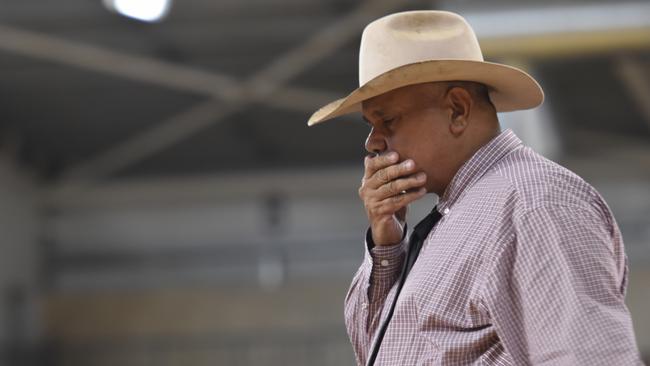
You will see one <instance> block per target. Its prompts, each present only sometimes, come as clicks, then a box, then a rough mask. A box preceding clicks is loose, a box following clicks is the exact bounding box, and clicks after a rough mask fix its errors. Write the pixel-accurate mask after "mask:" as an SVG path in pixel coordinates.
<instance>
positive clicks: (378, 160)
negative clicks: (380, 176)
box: [363, 151, 399, 179]
mask: <svg viewBox="0 0 650 366" xmlns="http://www.w3.org/2000/svg"><path fill="white" fill-rule="evenodd" d="M398 159H399V155H398V154H397V153H396V152H394V151H391V152H389V153H388V154H385V155H378V156H374V157H373V156H366V159H365V160H364V165H365V173H364V176H363V177H364V179H368V178H370V177H372V176H373V174H375V172H377V171H378V170H379V169H383V168H385V167H387V166H390V165H393V164H395V163H397V160H398Z"/></svg>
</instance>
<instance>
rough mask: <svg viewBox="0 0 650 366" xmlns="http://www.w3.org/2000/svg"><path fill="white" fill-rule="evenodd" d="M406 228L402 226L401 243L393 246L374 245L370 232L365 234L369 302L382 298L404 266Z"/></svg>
mask: <svg viewBox="0 0 650 366" xmlns="http://www.w3.org/2000/svg"><path fill="white" fill-rule="evenodd" d="M407 231H408V228H407V227H406V225H405V226H404V235H403V236H402V241H401V242H399V243H398V244H395V245H374V243H373V242H372V232H371V230H370V229H368V231H367V232H366V260H367V261H368V264H369V266H370V289H369V291H368V295H369V300H370V302H374V301H375V300H378V299H380V298H383V297H384V296H385V295H386V294H387V293H388V291H389V290H390V288H391V287H392V286H393V284H394V283H395V281H396V280H397V278H398V277H399V274H400V272H401V269H402V265H403V264H404V257H405V256H406V247H407V241H408V240H407V235H406V233H407Z"/></svg>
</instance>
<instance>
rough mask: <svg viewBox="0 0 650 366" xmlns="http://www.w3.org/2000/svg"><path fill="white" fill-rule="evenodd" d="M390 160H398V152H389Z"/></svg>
mask: <svg viewBox="0 0 650 366" xmlns="http://www.w3.org/2000/svg"><path fill="white" fill-rule="evenodd" d="M388 160H390V161H395V160H397V153H396V152H390V153H388Z"/></svg>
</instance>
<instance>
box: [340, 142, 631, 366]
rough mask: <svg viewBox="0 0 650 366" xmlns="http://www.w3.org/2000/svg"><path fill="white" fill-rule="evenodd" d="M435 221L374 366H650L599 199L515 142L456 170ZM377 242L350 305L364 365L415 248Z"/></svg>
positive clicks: (617, 239)
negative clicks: (638, 338)
mask: <svg viewBox="0 0 650 366" xmlns="http://www.w3.org/2000/svg"><path fill="white" fill-rule="evenodd" d="M438 210H439V211H440V213H441V214H443V218H442V219H441V220H440V221H439V222H438V224H437V225H436V226H435V227H434V228H433V230H432V231H431V232H430V233H429V236H428V237H427V239H426V240H425V242H424V244H423V247H422V251H421V252H420V255H419V257H418V260H417V261H416V263H415V265H414V267H413V269H412V270H411V272H410V274H409V276H408V278H407V280H406V283H405V284H404V288H403V289H402V292H401V294H400V296H399V299H398V302H397V305H396V307H395V313H394V315H393V318H392V320H391V322H390V324H389V326H388V329H387V331H386V334H385V337H384V340H383V342H382V344H381V348H380V351H379V355H378V357H377V360H376V362H375V365H391V366H392V365H469V364H472V365H530V364H535V365H538V364H544V365H608V366H611V365H638V364H643V363H642V362H641V360H640V358H639V354H638V350H637V346H636V341H635V338H634V333H633V328H632V322H631V319H630V314H629V312H628V309H627V307H626V306H625V303H624V299H625V290H626V286H627V257H626V255H625V252H624V250H623V240H622V237H621V233H620V231H619V229H618V226H617V224H616V222H615V220H614V217H613V216H612V213H611V211H610V209H609V208H608V206H607V204H606V203H605V201H604V200H603V198H602V197H601V196H600V195H599V194H598V192H596V190H595V189H594V188H593V187H591V186H590V185H589V184H587V183H586V182H585V181H583V180H582V179H581V178H579V177H578V176H576V175H575V174H573V173H572V172H570V171H568V170H567V169H565V168H563V167H561V166H559V165H557V164H555V163H553V162H551V161H549V160H547V159H545V158H544V157H542V156H540V155H538V154H537V153H535V152H534V151H533V150H531V149H530V148H528V147H526V146H524V145H522V143H521V141H520V140H519V138H517V136H515V134H514V133H513V132H512V131H510V130H506V131H504V132H502V133H501V134H500V135H499V136H497V137H496V138H494V139H493V140H492V141H490V142H489V143H488V144H486V145H485V146H483V147H482V148H481V149H479V150H478V151H477V152H476V153H475V154H474V156H473V157H472V158H471V159H469V160H468V161H467V162H466V163H465V164H464V165H463V166H462V167H461V168H460V169H459V171H458V172H457V174H456V175H455V177H454V178H453V180H452V181H451V183H450V185H449V187H448V188H447V190H446V191H445V193H444V195H443V196H442V197H441V198H440V201H439V203H438ZM370 238H371V236H370V235H369V232H368V234H367V236H366V254H365V258H364V261H363V262H362V264H361V266H360V268H359V270H358V271H357V273H356V274H355V276H354V279H353V281H352V284H351V286H350V290H349V291H348V294H347V296H346V299H345V322H346V327H347V330H348V334H349V336H350V339H351V341H352V345H353V347H354V351H355V354H356V360H357V363H358V364H359V365H363V364H364V363H366V361H367V357H368V354H369V352H370V349H371V345H372V344H373V342H374V338H375V336H376V334H377V329H379V326H380V325H381V323H382V322H383V321H384V319H386V315H387V312H388V309H389V308H390V304H391V303H392V301H393V299H394V297H395V291H396V287H397V286H396V284H397V282H398V281H397V280H398V277H399V275H400V269H401V266H402V264H403V262H404V256H405V249H406V247H407V245H408V243H407V241H406V240H404V241H403V242H402V243H400V244H398V245H394V246H385V247H380V246H376V247H375V246H374V245H373V244H372V242H371V239H370ZM368 248H370V249H369V250H368Z"/></svg>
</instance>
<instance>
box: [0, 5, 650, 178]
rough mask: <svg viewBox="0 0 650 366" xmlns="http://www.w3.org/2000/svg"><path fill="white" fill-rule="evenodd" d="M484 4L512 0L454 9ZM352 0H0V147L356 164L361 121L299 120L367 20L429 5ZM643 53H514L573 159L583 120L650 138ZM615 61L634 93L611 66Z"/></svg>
mask: <svg viewBox="0 0 650 366" xmlns="http://www.w3.org/2000/svg"><path fill="white" fill-rule="evenodd" d="M486 3H490V4H492V5H493V7H494V8H499V7H501V8H505V7H507V6H509V5H510V6H511V4H509V2H507V1H491V2H487V1H460V2H457V3H454V4H455V5H458V4H461V5H462V6H464V7H465V8H467V9H472V10H474V9H485V8H487V6H486ZM535 3H536V2H533V1H527V2H517V4H518V6H520V7H526V6H528V5H527V4H535ZM561 3H562V2H559V1H557V2H550V3H547V4H561ZM589 3H594V2H593V1H592V2H589ZM359 4H361V3H360V2H356V1H344V0H335V1H323V0H248V1H235V0H226V1H209V0H183V1H177V2H176V3H175V4H174V6H173V7H172V9H171V13H170V16H169V17H168V18H167V19H166V20H164V21H163V22H161V23H157V24H144V23H139V22H137V21H133V20H129V19H126V18H123V17H120V16H118V15H116V14H114V13H111V12H109V11H107V10H106V9H105V8H104V7H103V6H102V4H101V1H100V0H94V1H91V0H66V1H56V2H52V1H44V0H40V1H37V0H21V1H9V0H4V1H2V2H0V80H2V82H1V83H0V133H1V138H0V143H1V148H2V149H3V150H4V151H5V152H6V153H9V154H11V155H12V156H13V157H14V158H15V159H16V161H17V162H19V163H20V164H21V165H22V166H23V167H24V168H25V169H28V170H30V171H32V172H34V173H35V174H36V175H37V176H38V177H39V178H40V179H42V180H43V181H45V182H56V181H60V180H65V179H75V178H84V179H94V180H102V179H123V178H131V177H159V176H179V175H180V176H186V175H204V174H213V173H223V172H232V171H241V170H269V169H287V170H290V169H295V168H307V169H311V168H319V167H324V166H333V165H351V164H358V161H359V158H360V157H361V156H363V153H364V151H363V141H364V138H365V134H366V132H367V131H366V127H365V125H364V124H362V123H358V122H359V121H358V119H359V117H358V116H350V117H344V118H342V120H341V121H339V122H338V123H326V124H323V125H319V126H316V127H314V128H307V126H306V120H307V119H308V117H309V115H310V114H311V112H312V111H314V110H315V109H316V108H318V107H319V106H320V105H321V104H323V103H326V102H328V101H330V100H331V99H333V98H337V97H341V96H343V95H345V94H346V93H347V92H349V91H350V90H352V89H353V88H354V87H355V86H356V83H357V75H356V71H357V65H356V64H357V57H358V52H357V48H358V43H359V39H360V33H361V30H362V28H363V26H364V25H365V24H366V23H368V22H369V21H370V20H372V19H374V18H377V17H378V16H381V15H383V14H386V13H389V12H392V11H397V10H407V9H422V8H434V7H436V6H435V5H436V3H435V2H433V1H401V2H400V1H386V0H384V1H374V2H367V3H365V4H362V5H359ZM439 4H440V6H442V5H444V4H445V2H440V3H439ZM479 37H480V34H479ZM649 49H650V48H646V49H644V48H638V47H637V48H633V49H629V50H626V49H623V50H621V49H615V50H612V51H603V52H595V53H589V54H576V55H569V56H563V57H546V58H539V59H535V58H531V59H525V60H524V61H525V65H526V66H527V69H528V70H529V71H530V72H531V73H532V74H533V75H534V76H535V77H536V78H537V79H538V80H539V81H540V83H541V84H542V86H543V87H544V89H545V92H546V95H547V100H546V103H547V104H548V106H549V108H550V110H551V111H552V114H553V118H554V120H555V121H556V124H557V125H558V126H561V128H559V130H560V131H561V132H562V133H561V136H560V137H561V138H562V139H563V140H564V141H565V144H564V145H565V146H569V147H570V148H569V149H568V150H567V151H566V153H567V154H581V153H584V152H585V151H588V150H589V149H590V148H592V147H593V146H592V145H591V144H590V143H589V142H585V141H584V139H583V138H582V137H581V136H583V135H582V134H581V131H585V130H587V131H590V132H591V133H592V134H595V135H599V134H600V135H601V136H602V135H606V136H610V135H615V136H618V137H619V138H623V139H626V141H630V144H632V145H634V144H637V145H638V144H641V145H643V144H647V138H648V137H650V121H648V115H647V113H646V112H644V110H643V108H640V107H639V99H638V98H639V97H638V95H635V93H634V90H638V88H641V89H642V90H643V88H644V85H645V88H646V90H647V88H648V85H650V72H648V71H649V70H650V51H649ZM489 59H490V60H493V61H503V62H508V61H509V60H511V59H505V58H503V59H502V58H501V57H499V56H498V55H495V56H492V57H489ZM625 65H632V71H633V72H636V73H635V74H633V79H634V80H636V81H635V82H633V83H632V84H634V85H636V86H637V87H638V88H637V89H634V87H633V86H632V87H631V86H630V81H629V80H630V78H629V77H628V79H626V78H625V77H623V76H621V75H622V74H621V70H626V69H625ZM634 75H636V77H634ZM626 80H627V81H626ZM635 98H636V99H635ZM644 113H646V114H644Z"/></svg>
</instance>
